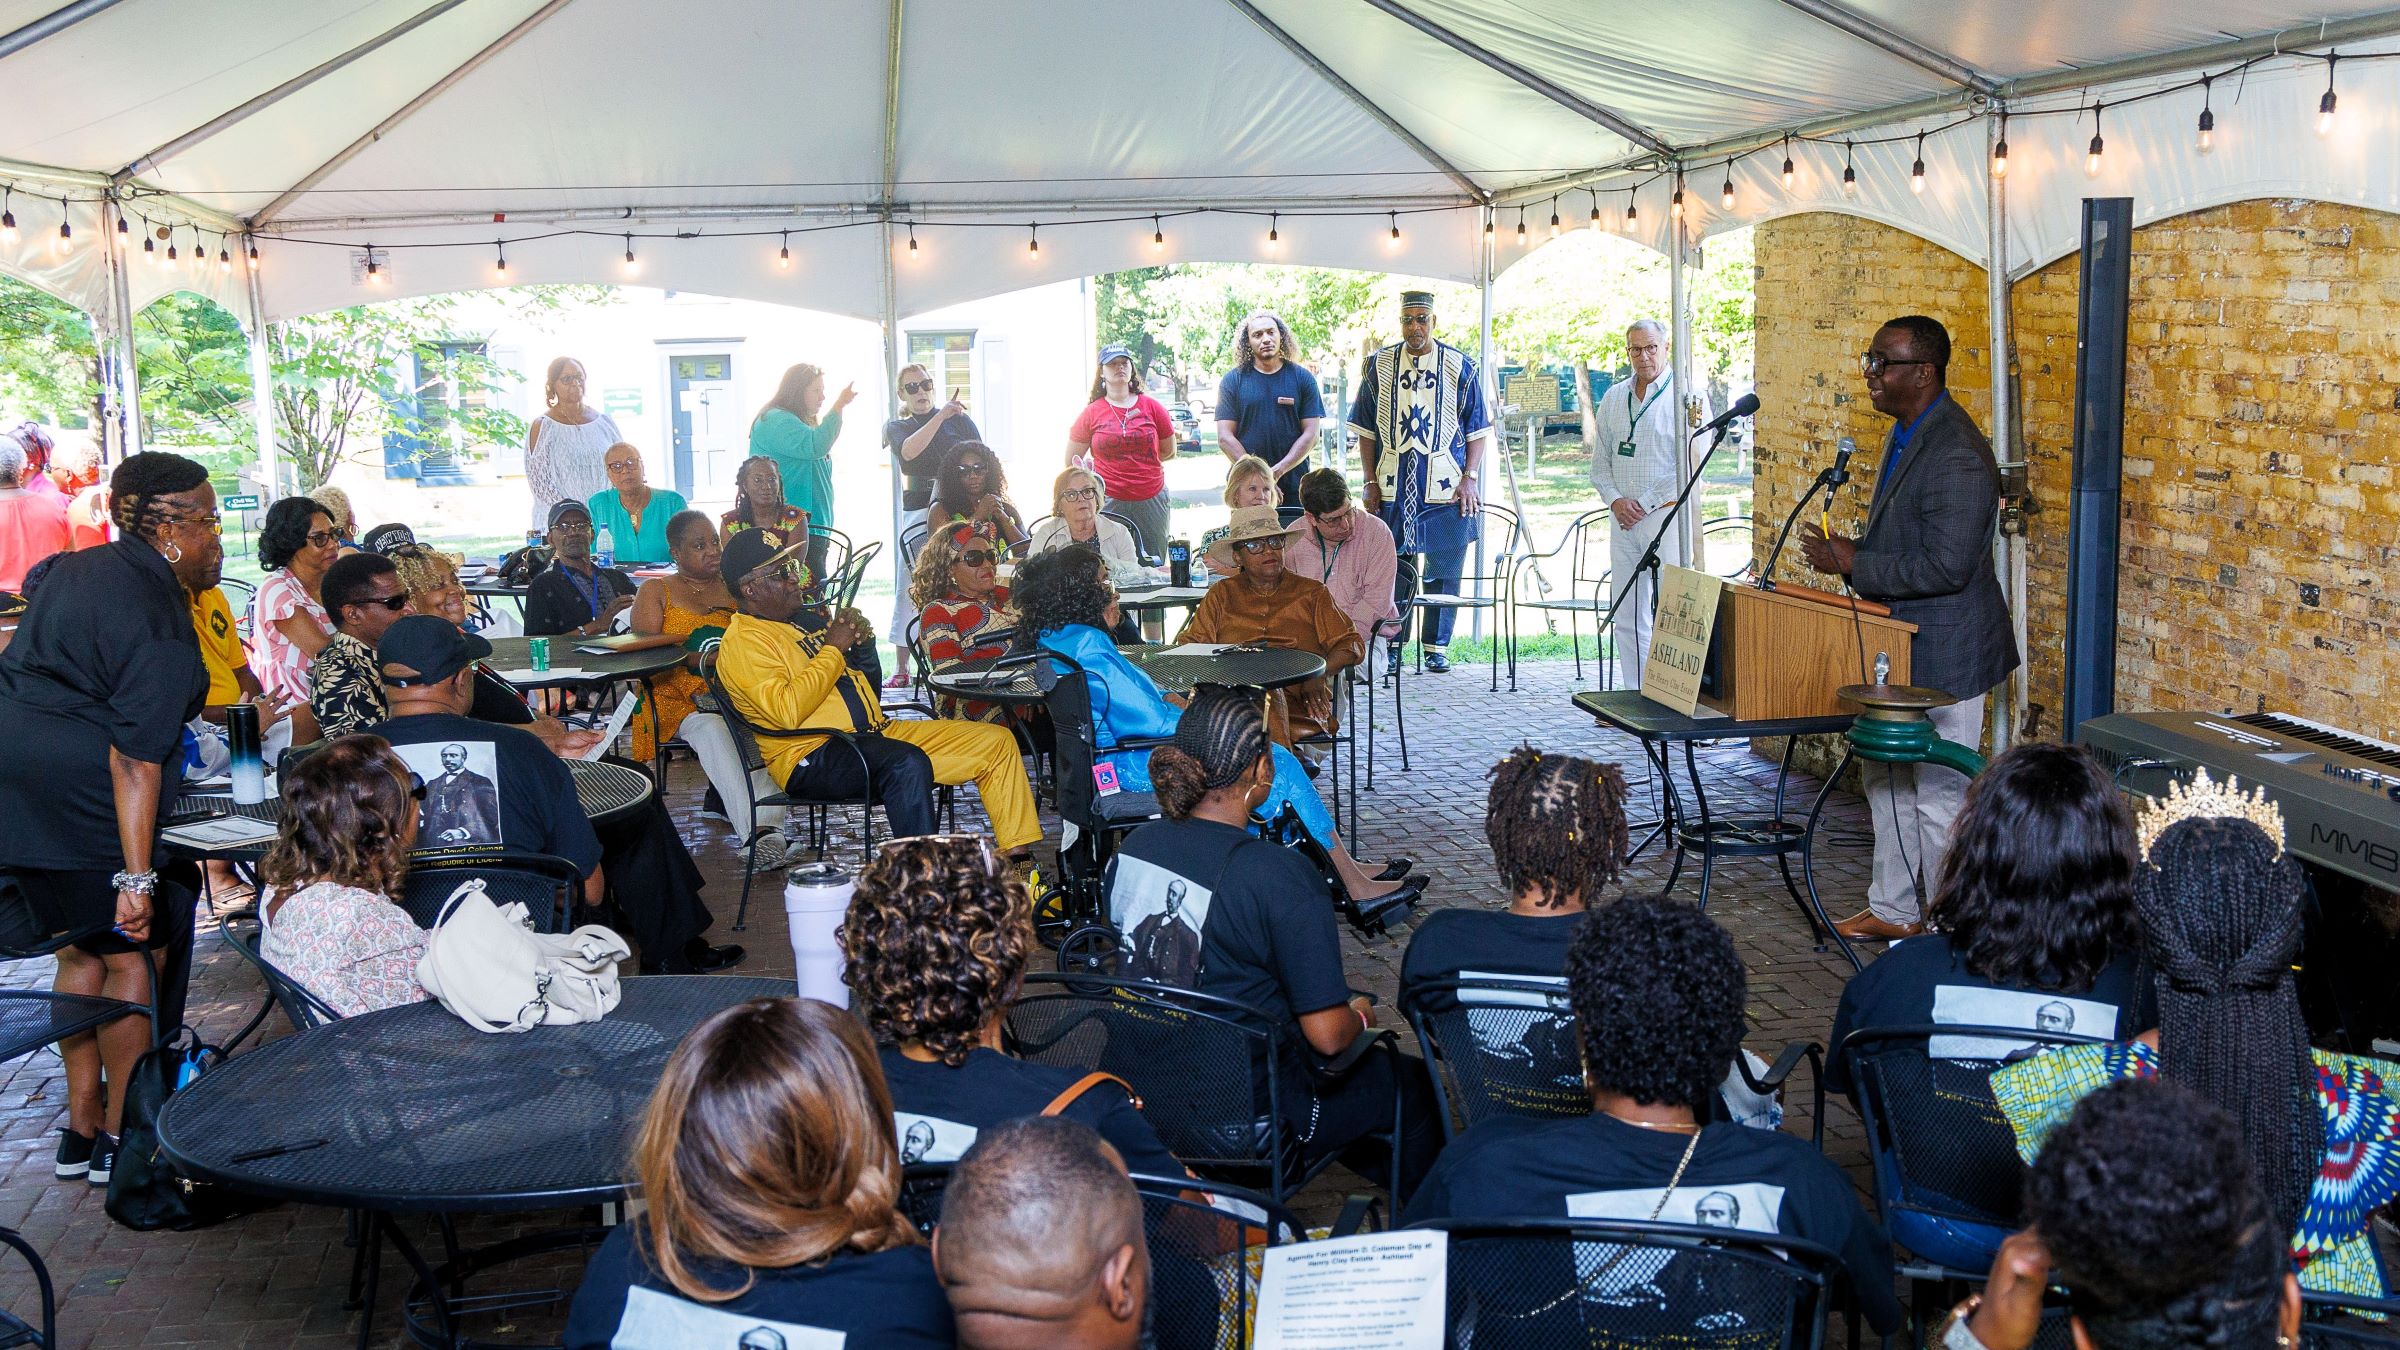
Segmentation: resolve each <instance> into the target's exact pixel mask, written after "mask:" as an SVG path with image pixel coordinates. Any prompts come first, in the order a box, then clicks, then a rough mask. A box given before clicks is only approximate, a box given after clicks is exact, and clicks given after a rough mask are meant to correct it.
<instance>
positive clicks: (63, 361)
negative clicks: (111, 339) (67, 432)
mask: <svg viewBox="0 0 2400 1350" xmlns="http://www.w3.org/2000/svg"><path fill="white" fill-rule="evenodd" d="M0 400H5V401H6V402H7V403H8V404H9V406H10V407H12V408H14V409H16V410H17V411H18V412H20V413H23V414H24V415H26V416H28V417H32V418H36V419H38V420H40V421H44V422H48V423H51V424H52V425H54V426H86V425H91V424H93V423H94V422H96V421H97V419H98V417H99V414H100V358H99V352H98V350H97V349H96V348H95V347H94V346H93V344H92V321H91V317H90V316H89V315H86V314H85V313H84V312H83V311H82V310H79V309H77V308H75V307H74V306H73V305H70V304H68V303H67V302H66V301H64V300H61V299H59V298H58V297H56V296H54V295H51V294H49V293H48V292H46V291H41V290H36V289H35V288H33V287H31V286H28V285H26V284H25V283H24V282H21V281H18V280H17V279H15V278H14V277H5V278H0Z"/></svg>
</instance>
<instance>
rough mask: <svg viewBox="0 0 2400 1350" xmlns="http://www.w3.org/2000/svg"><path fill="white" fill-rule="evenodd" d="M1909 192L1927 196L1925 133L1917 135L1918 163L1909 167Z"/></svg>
mask: <svg viewBox="0 0 2400 1350" xmlns="http://www.w3.org/2000/svg"><path fill="white" fill-rule="evenodd" d="M1908 190H1909V191H1911V192H1913V193H1915V194H1917V195H1918V196H1920V197H1922V196H1924V195H1925V133H1924V132H1922V131H1920V132H1918V133H1917V162H1916V163H1914V164H1911V165H1910V166H1909V167H1908Z"/></svg>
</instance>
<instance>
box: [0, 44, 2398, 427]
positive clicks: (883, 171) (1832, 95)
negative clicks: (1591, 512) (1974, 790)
mask: <svg viewBox="0 0 2400 1350" xmlns="http://www.w3.org/2000/svg"><path fill="white" fill-rule="evenodd" d="M2385 37H2400V9H2380V10H2378V9H2369V8H2366V7H2363V6H2359V5H2355V4H2344V3H2340V2H2339V0H2320V3H2319V6H2318V7H2315V8H2308V7H2303V6H2300V5H2297V4H2293V3H2290V0H2105V3H2098V4H2095V3H2091V2H2090V0H1683V2H1682V3H1679V4H1673V5H1658V4H1641V5H1636V4H1632V3H1627V2H1626V0H1137V3H1133V4H1101V3H1094V2H1093V0H881V2H880V3H878V2H877V0H847V2H846V3H828V2H827V0H815V2H814V3H803V2H802V0H681V2H671V0H0V127H5V128H6V130H5V131H4V132H0V188H4V189H5V191H6V197H5V200H4V201H0V210H4V211H5V212H6V213H7V216H8V218H9V219H11V220H13V221H14V222H15V229H14V230H7V229H0V271H6V272H8V273H10V274H12V275H15V276H19V277H22V278H24V279H26V280H28V281H30V282H32V283H33V284H35V285H37V286H40V287H42V288H43V289H45V290H48V291H50V292H52V293H54V294H56V295H58V296H61V297H63V298H65V299H67V300H68V301H70V302H72V303H74V304H76V305H78V306H80V307H82V308H84V309H86V310H88V311H89V312H91V313H92V314H93V315H94V316H95V319H96V321H97V323H98V327H99V330H100V332H101V333H102V334H103V336H104V339H105V342H106V345H107V347H108V349H109V353H110V358H111V359H109V360H107V361H104V365H105V366H106V367H107V368H108V369H107V375H108V379H107V383H108V385H109V390H110V398H111V401H112V403H113V406H114V411H113V414H112V415H111V416H110V417H109V418H108V419H107V420H108V422H109V423H110V426H109V438H110V441H111V450H112V453H121V452H123V451H125V450H129V449H133V448H138V434H139V433H138V427H137V426H136V425H135V423H134V420H133V419H128V418H126V417H125V415H124V409H125V408H126V407H129V406H131V404H132V402H133V400H134V399H135V398H136V397H137V391H136V390H135V389H134V388H133V379H132V373H131V362H130V361H129V360H127V359H125V358H126V356H127V354H128V352H129V350H130V348H129V345H128V344H129V341H130V339H129V336H128V334H129V330H130V316H131V315H132V314H133V313H134V312H135V311H136V310H138V309H139V308H140V307H141V306H142V305H145V304H147V303H148V302H149V301H151V300H152V299H155V298H156V297H157V296H159V295H161V294H164V293H166V292H168V291H170V290H175V289H183V290H191V291H196V292H200V293H202V294H205V295H208V296H211V297H212V298H214V299H216V300H217V301H219V302H220V303H223V304H224V305H225V306H226V307H227V308H228V309H230V310H231V311H233V312H234V313H235V314H236V315H238V316H240V317H241V318H242V320H243V322H244V324H245V326H246V327H248V328H249V329H251V330H252V332H253V334H254V335H255V334H256V332H257V331H258V329H259V328H260V326H261V325H262V323H263V322H265V321H268V320H272V319H275V318H278V317H283V316H291V315H298V314H305V313H310V312H315V311H320V310H324V309H329V308H335V307H340V306H344V305H351V304H357V303H360V302H363V301H367V300H373V299H379V298H389V297H394V296H401V295H409V294H423V293H431V292H440V291H451V290H459V289H467V288H474V287H482V286H492V285H499V284H516V283H524V282H544V281H570V280H573V281H623V280H631V279H635V278H637V277H638V280H639V281H640V282H641V283H642V284H646V285H658V286H667V287H674V288H678V289H684V290H692V291H701V292H708V293H713V294H718V295H726V296H736V297H744V298H752V299H760V300H767V301H775V302H781V303H788V304H795V305H803V306H807V307H810V308H814V309H820V310H826V311H832V312H836V313H842V314H849V315H855V316H860V317H864V318H871V319H879V320H881V321H882V322H883V324H884V327H885V330H886V343H887V351H888V350H889V344H890V343H891V341H892V340H893V334H894V331H895V329H896V326H897V320H898V319H900V318H901V317H904V316H906V315H909V314H913V313H918V312H922V311H924V310H927V309H930V308H933V307H936V306H940V305H946V304H952V303H956V302H959V301H962V300H966V299H971V298H975V297H978V296H984V295H990V294H996V293H1000V292H1006V291H1011V290H1015V289H1019V288H1021V287H1025V286H1029V285H1033V284H1037V283H1040V282H1045V281H1051V280H1056V279H1059V278H1063V277H1073V276H1081V275H1086V274H1091V273H1097V272H1106V271H1110V270H1115V269H1119V268H1124V267H1131V266H1141V265H1144V264H1147V263H1151V262H1155V261H1160V260H1179V259H1239V260H1252V261H1284V262H1292V263H1306V264H1317V265H1327V266H1341V267H1361V268H1372V269H1379V270H1393V271H1405V272H1410V273H1415V274H1421V275H1429V276H1440V277H1447V278H1452V279H1455V280H1459V281H1465V282H1478V281H1480V282H1482V283H1483V284H1484V285H1485V287H1486V296H1487V300H1488V294H1489V289H1488V288H1489V281H1490V278H1491V277H1492V276H1493V275H1494V274H1495V273H1496V272H1497V271H1499V270H1501V269H1504V268H1505V267H1507V266H1508V265H1509V264H1510V263H1511V262H1513V261H1515V260H1516V259H1517V258H1518V257H1520V256H1522V254H1523V253H1524V252H1525V251H1527V250H1528V249H1530V248H1532V247H1538V246H1539V245H1540V244H1541V243H1542V242H1544V241H1545V240H1546V239H1547V238H1548V236H1549V234H1550V232H1551V229H1552V226H1553V222H1554V221H1556V222H1559V223H1561V224H1562V225H1563V226H1565V227H1574V226H1578V225H1587V224H1588V225H1599V226H1605V227H1607V228H1612V229H1621V230H1624V231H1625V232H1627V233H1629V234H1631V235H1632V236H1633V237H1635V238H1637V239H1639V240H1640V241H1641V242H1643V243H1645V244H1648V245H1650V246H1652V247H1655V248H1658V249H1660V250H1662V251H1665V252H1668V253H1670V254H1671V255H1673V256H1674V257H1675V258H1676V260H1677V262H1678V264H1679V265H1678V267H1677V269H1676V276H1677V279H1678V282H1680V279H1681V275H1682V269H1681V266H1680V263H1681V261H1682V259H1683V257H1684V254H1685V251H1686V249H1687V248H1688V247H1689V246H1690V245H1692V244H1694V243H1696V242H1697V241H1699V240H1701V239H1704V238H1705V237H1707V236H1708V235H1710V234H1712V233H1715V232H1718V231H1722V230H1726V229H1730V228H1735V227H1739V226H1742V225H1746V224H1750V223H1753V222H1755V221H1758V220H1761V219H1766V218H1770V217H1773V216H1777V215H1783V214H1789V213H1794V212H1803V211H1819V210H1830V211H1843V212H1850V213H1853V214H1856V215H1860V216H1866V217H1871V218H1873V219H1876V220H1880V221H1884V222H1886V223H1889V224H1891V225H1894V226H1896V227H1898V228H1900V229H1903V230H1907V231H1910V232H1913V233H1915V234H1918V235H1921V236H1923V237H1925V238H1927V239H1930V240H1933V241H1935V242H1937V243H1940V244H1942V245H1944V246H1945V247H1947V248H1950V249H1952V250H1955V251H1956V252H1958V253H1960V254H1963V255H1965V256H1967V257H1969V258H1972V259H1976V260H1978V261H1982V262H1987V263H1991V264H1995V265H1994V266H1992V267H1991V274H1992V276H1993V278H1994V285H1995V286H2001V285H2005V282H2006V279H2008V278H2010V277H2013V276H2017V275H2022V274H2023V273H2025V272H2026V271H2029V270H2031V269H2032V268H2035V267H2038V266H2040V265H2041V264H2042V263H2044V262H2047V261H2049V260H2051V259H2054V258H2056V257H2058V256H2061V255H2062V254H2064V253H2066V252H2068V251H2069V250H2071V249H2072V248H2073V247H2074V246H2075V238H2076V228H2077V216H2078V210H2079V201H2080V199H2081V198H2083V197H2085V196H2091V195H2109V196H2115V195H2126V196H2131V197H2132V198H2134V200H2135V204H2136V213H2137V220H2151V219H2157V218H2161V217H2164V216H2169V215H2174V214H2178V213H2181V212H2185V211H2189V210H2193V209H2197V208H2200V207H2205V206H2209V205H2213V204H2218V203H2222V202H2226V201H2231V200H2237V199H2241V198H2246V197H2257V196H2287V195H2288V196H2306V197H2317V198H2324V199H2329V200H2335V201H2344V202H2355V203H2359V204H2363V205H2371V206H2374V207H2377V208H2379V209H2385V210H2392V209H2400V153H2396V152H2395V149H2394V147H2395V145H2396V144H2400V140H2396V139H2395V133H2396V132H2400V79H2396V78H2395V77H2396V76H2400V64H2395V63H2394V62H2393V61H2392V60H2389V59H2383V57H2384V52H2383V51H2379V50H2378V49H2377V48H2376V47H2375V45H2374V44H2375V43H2376V41H2377V40H2378V39H2382V38H2385ZM2391 48H2392V49H2400V43H2396V44H2392V45H2391ZM2387 50H2390V49H2387ZM2328 56H2332V57H2334V58H2335V59H2333V60H2327V59H2326V58H2327V57H2328ZM2202 77H2206V80H2205V83H2203V82H2202ZM2329 87H2330V88H2331V89H2332V90H2334V91H2336V92H2338V93H2339V95H2340V99H2341V102H2340V115H2339V117H2338V118H2336V119H2333V125H2332V126H2331V127H2330V128H2328V129H2326V130H2323V131H2320V129H2319V128H2318V127H2317V126H2316V125H2315V123H2316V122H2317V120H2318V116H2319V112H2318V110H2319V104H2320V98H2321V96H2322V95H2323V94H2324V93H2325V92H2326V91H2327V90H2328V88H2329ZM2095 109H2097V111H2095ZM2204 110H2205V111H2206V113H2207V115H2208V117H2209V118H2211V119H2213V123H2214V132H2213V136H2212V137H2211V139H2212V141H2213V145H2211V146H2210V147H2208V148H2205V149H2204V148H2203V147H2202V146H2201V145H2200V144H2199V139H2200V138H2199V137H2198V135H2197V134H2196V133H2197V127H2198V126H2199V124H2200V119H2201V118H2202V116H2203V112H2204ZM2003 114H2005V116H2003ZM2095 122H2097V123H2098V126H2097V127H2095V125H2094V123H2095ZM2096 135H2097V136H2103V137H2104V138H2105V153H2104V155H2103V156H2101V157H2100V159H2099V161H2098V162H2097V164H2096V165H2093V166H2089V167H2090V171H2088V172H2087V163H2086V157H2087V150H2088V148H2089V147H2090V146H2091V145H2093V144H2096V142H2094V140H2093V138H2094V137H2095V136H2096ZM2003 142H2004V143H2005V145H2006V150H2007V155H2006V171H2005V173H2004V174H1995V173H1994V172H1993V166H1994V152H1995V150H1996V149H1997V148H1998V147H1999V145H2000V144H2001V143H2003ZM1787 161H1788V163H1789V169H1788V172H1787V169H1786V164H1787ZM1846 168H1847V169H1849V170H1852V171H1854V173H1855V178H1856V181H1855V183H1854V184H1852V185H1849V186H1848V187H1846V186H1845V184H1844V182H1843V177H1844V171H1845V169H1846ZM1912 179H1914V181H1913V182H1912ZM1679 187H1680V188H1681V193H1682V196H1683V210H1682V212H1681V216H1680V219H1679V220H1671V219H1670V216H1671V215H1672V214H1673V213H1672V211H1671V203H1672V200H1673V198H1674V197H1675V195H1676V194H1677V192H1678V188H1679ZM1629 208H1631V209H1629ZM0 224H5V222H0ZM62 227H63V228H62ZM912 240H913V247H912ZM1037 243H1038V245H1039V247H1038V250H1037V249H1035V248H1033V247H1030V246H1032V245H1035V244H1037ZM170 249H172V250H173V251H174V252H175V253H176V254H177V255H178V263H179V265H177V266H175V267H173V268H168V267H165V266H146V265H144V264H145V261H146V260H148V259H151V258H163V256H164V255H165V254H166V253H167V252H168V251H169V250H170ZM370 250H371V251H370ZM787 251H788V261H787V259H786V257H785V256H784V255H785V253H786V252H787ZM503 258H505V264H506V266H505V272H502V271H500V270H498V269H496V268H495V263H498V262H500V261H501V260H502V259H503ZM253 262H254V263H255V265H250V264H252V263H253ZM1679 289H1680V288H1679ZM1682 309H1683V306H1682V304H1681V303H1680V295H1679V296H1678V303H1677V305H1676V310H1677V313H1678V315H1680V314H1681V312H1682ZM1994 314H1995V319H1996V322H2000V323H2005V321H2006V319H2005V314H2006V307H2005V306H2004V305H2001V306H1994ZM1679 326H1680V325H1679ZM1686 346H1687V344H1686V343H1684V342H1682V341H1678V342H1677V343H1676V344H1675V347H1676V350H1677V351H1678V352H1679V353H1680V352H1681V351H1683V350H1685V349H1686ZM254 351H256V352H261V354H260V355H259V356H258V358H257V360H258V363H259V365H260V366H261V368H263V362H264V357H263V349H262V348H259V347H258V346H257V345H256V344H255V337H254ZM2007 402H2008V400H2007V399H2006V398H2005V397H2001V398H1996V399H1995V403H1996V405H1998V408H1999V409H2001V410H2003V411H2002V412H2001V413H2000V414H1999V415H2000V416H2003V417H2004V416H2005V412H2004V410H2005V408H2006V407H2007ZM2007 433H2008V429H2007V428H2006V427H2005V426H1996V427H1995V428H1994V439H1995V441H1996V442H1999V443H2001V444H2003V445H2005V444H2007ZM261 436H262V442H263V443H264V445H265V452H266V454H267V455H269V456H270V457H272V455H273V447H272V438H271V434H270V429H269V428H268V427H266V426H263V425H262V427H261Z"/></svg>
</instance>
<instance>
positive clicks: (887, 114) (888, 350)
mask: <svg viewBox="0 0 2400 1350" xmlns="http://www.w3.org/2000/svg"><path fill="white" fill-rule="evenodd" d="M905 4H906V0H891V8H890V10H889V11H888V14H887V17H886V19H885V28H884V54H883V60H884V69H883V272H882V277H883V391H884V392H883V406H884V407H886V408H891V409H896V408H897V407H898V406H899V403H900V293H899V278H898V277H896V276H895V275H893V270H892V250H893V249H894V248H895V247H896V246H897V245H898V243H899V240H898V239H896V238H895V237H894V236H893V232H892V190H893V188H894V187H895V186H897V184H898V180H899V173H900V31H901V24H902V20H903V17H904V15H903V7H904V6H905ZM892 449H893V454H892V458H891V475H892V505H891V512H892V576H893V584H894V585H895V586H896V587H897V588H898V589H897V591H896V592H895V594H896V595H899V596H905V595H907V594H908V572H909V567H908V560H907V559H905V558H903V557H901V556H900V538H901V536H902V535H903V534H905V533H907V529H906V526H905V525H904V524H903V521H904V519H905V516H906V512H905V511H904V510H903V509H902V507H901V505H900V499H901V497H902V495H903V492H904V489H905V488H906V486H907V484H906V483H905V481H904V480H903V479H902V478H901V475H900V456H899V447H898V446H894V447H892ZM906 656H907V653H906V652H900V653H898V654H897V656H896V658H895V659H904V658H905V657H906Z"/></svg>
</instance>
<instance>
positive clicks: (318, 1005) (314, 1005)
mask: <svg viewBox="0 0 2400 1350" xmlns="http://www.w3.org/2000/svg"><path fill="white" fill-rule="evenodd" d="M217 931H218V932H220V933H222V934H223V935H224V937H225V945H226V946H229V947H231V948H233V949H234V950H235V951H237V952H239V953H241V955H242V959H243V960H245V961H248V962H249V963H250V965H251V967H252V968H253V969H255V970H256V971H257V972H258V974H259V978H261V979H263V980H265V981H266V982H267V993H268V994H269V995H270V996H271V997H272V998H273V1000H274V1004H275V1006H276V1007H279V1008H281V1009H283V1015H284V1017H285V1019H286V1020H288V1021H290V1022H291V1024H292V1030H294V1031H306V1030H308V1029H309V1028H311V1027H316V1026H322V1025H324V1024H325V1023H327V1022H339V1021H340V1020H342V1015H341V1014H340V1013H338V1012H335V1011H334V1010H333V1006H332V1005H331V1004H329V1003H327V1002H326V1001H325V1000H323V999H321V998H319V997H317V996H316V995H315V994H313V993H311V992H309V989H308V987H307V986H306V985H303V984H302V983H300V982H299V981H298V980H295V979H293V978H292V977H291V976H290V975H287V974H285V973H284V972H283V970H282V968H281V967H279V966H277V965H276V964H275V963H274V962H272V961H269V960H268V959H267V958H266V956H265V954H264V953H262V952H261V951H260V950H259V944H260V942H261V940H262V939H263V938H264V937H265V932H266V930H265V929H263V928H261V927H260V926H259V921H258V916H257V915H255V914H228V915H226V916H225V917H223V918H221V919H219V920H217ZM253 1025H256V1023H255V1020H254V1021H253ZM249 1034H250V1032H249V1028H244V1029H243V1031H242V1034H241V1035H239V1036H236V1037H234V1038H233V1040H232V1042H230V1043H228V1044H227V1046H226V1050H227V1051H228V1053H230V1052H231V1050H232V1048H233V1046H234V1045H238V1044H240V1043H241V1041H242V1040H243V1038H244V1037H246V1036H248V1035H249Z"/></svg>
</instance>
